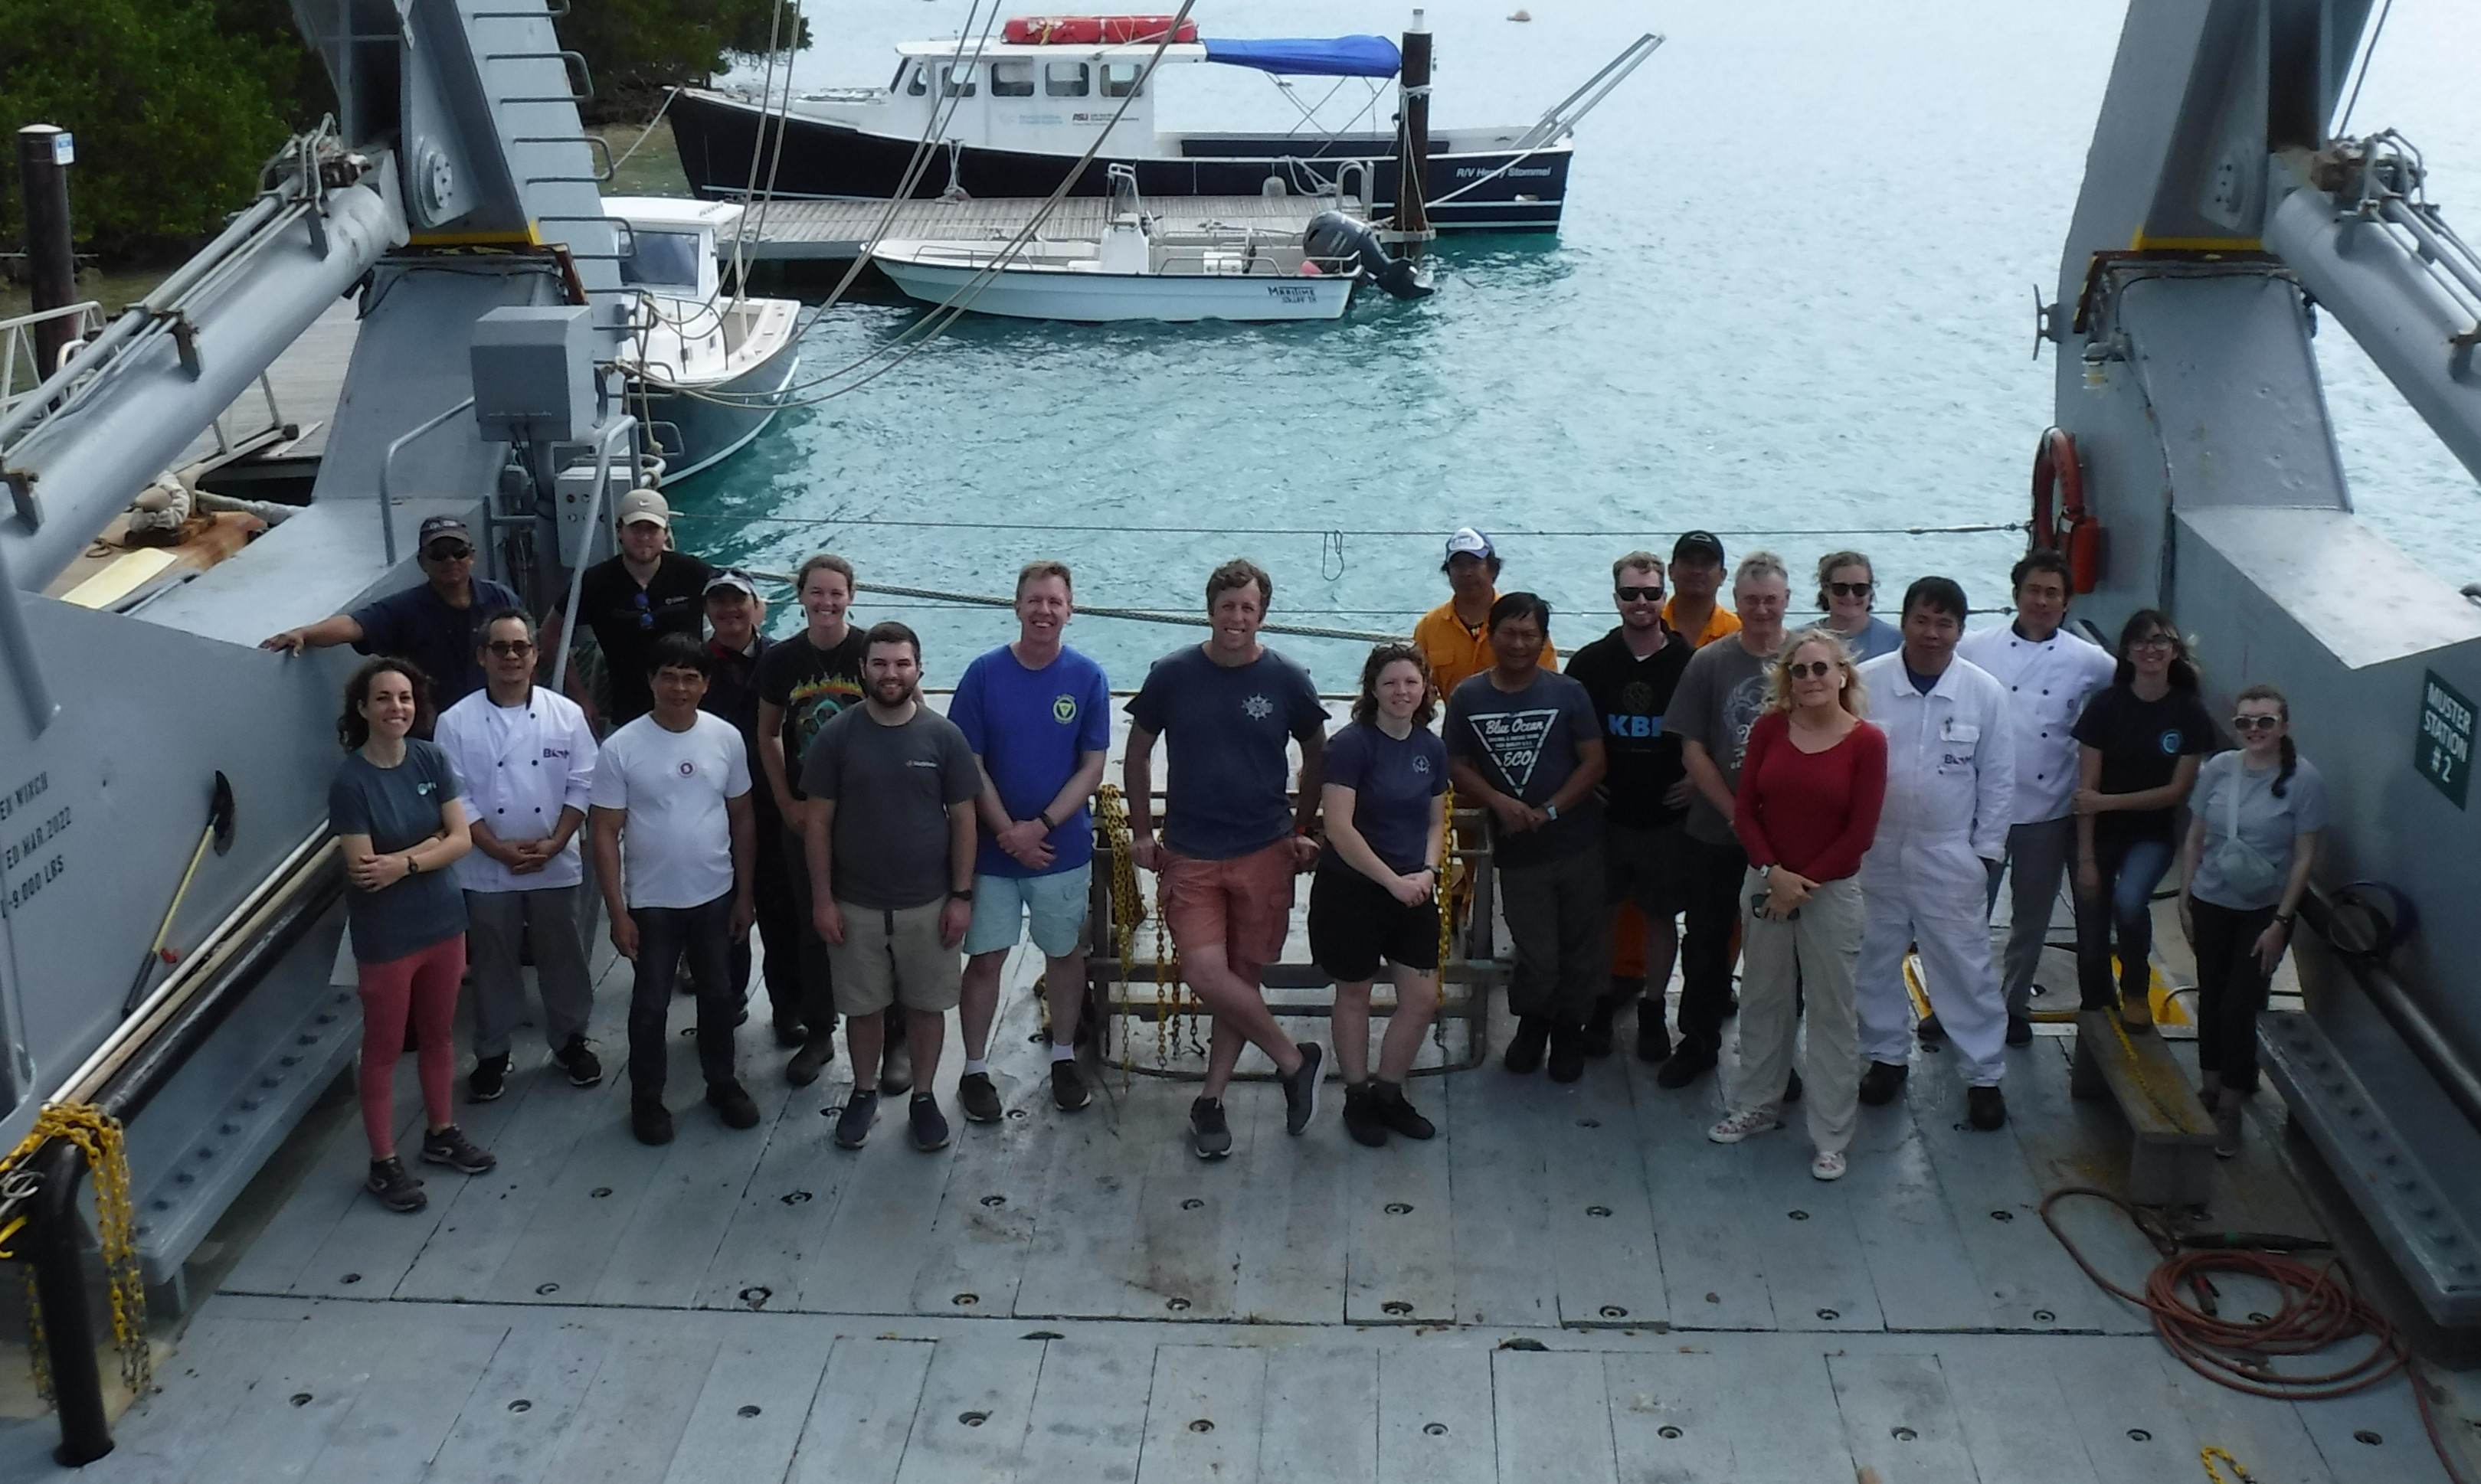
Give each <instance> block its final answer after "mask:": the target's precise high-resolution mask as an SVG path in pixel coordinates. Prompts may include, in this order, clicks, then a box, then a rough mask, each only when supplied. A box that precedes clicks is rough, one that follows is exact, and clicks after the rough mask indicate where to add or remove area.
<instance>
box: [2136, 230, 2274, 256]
mask: <svg viewBox="0 0 2481 1484" xmlns="http://www.w3.org/2000/svg"><path fill="white" fill-rule="evenodd" d="M2264 250H2265V242H2264V240H2263V239H2261V238H2256V237H2148V236H2146V235H2145V228H2143V227H2141V226H2140V227H2138V228H2137V229H2136V230H2135V231H2133V232H2130V233H2129V234H2128V251H2130V252H2262V251H2264Z"/></svg>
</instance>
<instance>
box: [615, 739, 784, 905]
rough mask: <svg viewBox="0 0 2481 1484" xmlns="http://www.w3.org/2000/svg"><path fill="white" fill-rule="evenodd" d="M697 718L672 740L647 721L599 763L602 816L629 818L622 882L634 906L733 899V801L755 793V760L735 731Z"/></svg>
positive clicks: (625, 829) (623, 839) (622, 843)
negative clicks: (613, 813) (613, 812)
mask: <svg viewBox="0 0 2481 1484" xmlns="http://www.w3.org/2000/svg"><path fill="white" fill-rule="evenodd" d="M693 717H694V719H692V721H691V723H690V729H689V730H688V731H686V732H674V731H669V730H666V728H665V727H664V726H663V725H662V724H661V723H659V722H657V721H656V720H655V718H654V716H651V715H649V716H640V717H639V718H638V719H637V720H635V721H632V722H630V723H629V724H628V725H627V726H624V727H622V728H621V729H620V730H618V731H616V732H614V733H613V734H612V735H611V737H610V738H609V739H607V740H606V741H605V742H604V743H603V755H602V756H601V757H599V758H597V759H596V760H595V763H594V794H593V803H594V807H595V808H597V809H619V810H623V811H626V813H627V814H628V820H627V821H626V822H625V823H623V824H622V825H621V828H620V854H621V869H620V874H621V878H622V880H623V882H624V884H625V885H626V886H627V888H628V899H629V905H631V906H633V907H697V906H703V905H705V904H706V903H708V902H710V901H713V900H715V899H716V898H718V897H721V896H723V895H724V894H725V893H727V892H730V891H731V890H732V816H731V813H730V811H729V810H728V809H726V807H725V800H727V799H735V798H739V797H740V796H741V795H743V794H746V793H748V792H749V753H748V750H747V749H746V748H745V747H744V746H743V745H742V742H741V734H740V733H739V732H736V731H734V730H733V729H732V723H731V722H729V721H726V720H724V719H723V718H722V717H720V716H709V715H708V714H706V713H705V712H702V711H701V712H696V713H694V714H693Z"/></svg>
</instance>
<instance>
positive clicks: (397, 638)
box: [258, 515, 524, 711]
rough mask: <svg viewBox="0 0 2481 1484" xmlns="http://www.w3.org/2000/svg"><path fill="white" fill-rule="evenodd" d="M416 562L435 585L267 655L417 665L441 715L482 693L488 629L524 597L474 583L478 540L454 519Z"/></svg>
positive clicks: (434, 530)
mask: <svg viewBox="0 0 2481 1484" xmlns="http://www.w3.org/2000/svg"><path fill="white" fill-rule="evenodd" d="M414 552H415V557H414V560H416V561H417V562H419V563H420V564H421V567H422V575H423V576H424V577H426V578H428V579H430V581H428V582H426V583H424V584H423V585H422V586H419V587H407V588H405V589H404V590H402V591H399V592H392V593H389V594H388V595H387V596H386V597H383V598H379V599H377V600H375V601H373V602H370V603H366V604H364V605H363V606H362V607H360V608H357V609H355V610H353V612H350V613H336V614H333V615H331V616H329V617H326V618H322V619H320V620H319V621H318V622H317V623H313V624H304V625H302V626H301V627H300V628H298V629H287V630H285V631H284V632H283V633H281V634H278V635H275V636H274V637H273V638H267V639H263V640H261V641H260V643H259V646H258V647H259V648H261V649H281V650H283V651H285V652H286V653H288V654H296V655H298V654H300V653H301V651H303V650H304V649H326V648H330V647H332V646H334V645H337V644H351V645H353V648H354V649H355V650H356V651H358V652H360V653H362V654H366V655H394V656H395V657H397V658H398V659H400V660H410V661H412V662H413V663H414V664H417V665H419V666H420V667H421V669H422V672H423V673H424V674H426V675H428V676H430V677H431V704H432V705H434V706H436V707H438V708H439V709H440V710H441V711H446V710H447V709H448V708H449V707H451V706H453V705H455V704H456V703H457V702H458V701H461V700H463V699H464V698H465V697H467V696H469V695H471V694H473V693H474V692H475V691H477V690H482V689H483V665H482V662H481V661H480V660H478V659H477V658H476V656H477V655H479V654H480V653H481V652H482V639H483V620H484V619H486V618H488V617H490V616H491V615H492V614H493V613H496V612H501V611H502V610H504V609H511V608H522V607H524V605H523V604H521V603H519V602H518V601H517V595H516V594H515V593H513V592H511V591H509V589H508V588H507V587H504V586H501V585H500V584H498V583H495V582H493V581H491V580H490V579H489V578H487V577H476V576H475V575H474V537H473V535H472V534H471V533H469V532H468V531H467V530H466V529H465V523H464V522H463V521H461V520H458V519H457V517H456V516H454V515H433V516H431V518H430V519H429V520H426V521H424V522H423V523H422V530H421V533H420V534H419V535H418V536H417V537H416V538H415V542H414Z"/></svg>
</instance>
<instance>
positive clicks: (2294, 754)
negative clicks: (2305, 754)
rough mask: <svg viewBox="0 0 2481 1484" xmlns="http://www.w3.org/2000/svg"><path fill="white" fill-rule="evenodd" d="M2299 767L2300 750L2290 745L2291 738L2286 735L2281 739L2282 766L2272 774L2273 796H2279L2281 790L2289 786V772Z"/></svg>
mask: <svg viewBox="0 0 2481 1484" xmlns="http://www.w3.org/2000/svg"><path fill="white" fill-rule="evenodd" d="M2299 767H2300V751H2299V749H2298V748H2296V747H2294V746H2292V745H2291V738H2290V737H2289V736H2288V735H2286V736H2285V738H2284V739H2283V767H2282V768H2280V769H2278V770H2277V771H2276V773H2275V775H2274V796H2275V797H2277V798H2281V797H2282V796H2283V791H2284V790H2285V789H2287V788H2289V787H2290V786H2291V774H2292V772H2293V770H2294V769H2296V768H2299Z"/></svg>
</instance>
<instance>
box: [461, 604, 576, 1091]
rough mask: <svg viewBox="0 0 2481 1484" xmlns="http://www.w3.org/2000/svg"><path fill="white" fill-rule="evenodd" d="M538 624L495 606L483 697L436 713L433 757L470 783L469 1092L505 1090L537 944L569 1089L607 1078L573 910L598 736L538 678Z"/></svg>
mask: <svg viewBox="0 0 2481 1484" xmlns="http://www.w3.org/2000/svg"><path fill="white" fill-rule="evenodd" d="M535 658H536V651H535V625H534V620H533V619H531V618H529V617H527V616H526V614H525V612H524V611H523V610H521V609H514V608H509V609H502V610H500V611H499V612H495V613H493V614H491V615H490V616H489V617H488V618H486V619H484V620H483V645H482V653H481V656H480V660H481V663H482V665H483V671H484V673H485V675H486V676H487V677H488V679H487V682H486V683H485V685H484V687H483V689H482V690H477V691H475V692H474V693H473V694H472V695H469V696H467V697H465V699H463V700H461V701H458V702H457V704H456V705H454V706H451V707H449V708H448V710H447V711H446V712H445V713H443V714H442V715H441V716H440V718H439V728H438V737H437V739H436V741H437V742H438V743H439V746H440V750H442V751H444V752H446V753H447V754H448V759H449V761H450V762H451V763H453V764H455V765H456V768H457V777H458V778H460V779H462V780H463V781H464V784H465V808H466V813H467V815H468V816H469V817H470V819H471V820H472V826H471V827H472V829H473V832H474V848H473V849H472V850H470V851H468V852H466V854H465V855H464V856H463V858H461V859H459V860H458V861H457V865H456V867H455V870H456V872H457V885H458V886H459V887H462V888H463V889H464V892H465V918H466V924H467V926H466V945H467V955H466V961H467V963H468V964H469V965H471V966H472V969H473V973H474V1072H473V1075H472V1076H471V1077H470V1078H468V1079H467V1080H466V1082H465V1090H466V1096H467V1097H468V1098H470V1099H471V1100H472V1101H474V1102H476V1103H488V1102H491V1101H492V1100H494V1099H496V1098H498V1097H499V1096H500V1094H501V1093H502V1091H504V1090H505V1089H506V1088H507V1086H508V1080H509V1034H510V1032H511V1031H513V1030H514V1029H515V1028H516V1024H517V1021H518V1020H519V1019H520V1018H521V1017H522V1016H523V1015H524V1013H525V1006H526V986H525V979H524V977H523V976H521V975H520V974H519V973H518V968H517V965H518V955H519V945H520V944H521V943H523V944H527V945H530V946H531V947H532V948H533V950H534V961H535V982H536V984H537V985H538V986H539V988H540V990H541V993H542V1003H543V1036H544V1039H545V1040H546V1041H548V1042H549V1043H550V1045H551V1059H552V1061H553V1062H554V1063H555V1064H557V1065H558V1066H559V1067H560V1069H561V1071H563V1072H565V1073H567V1074H568V1080H569V1084H570V1085H571V1086H575V1087H592V1086H595V1085H596V1084H598V1083H600V1082H601V1081H602V1080H603V1064H602V1062H600V1061H598V1060H596V1059H595V1055H594V1053H592V1052H590V1051H588V1050H587V1046H586V1021H587V1016H588V1014H589V1013H590V1012H591V1011H592V1009H593V1007H594V986H593V981H592V979H591V978H590V977H589V976H588V974H587V967H586V938H585V929H584V926H583V924H582V921H581V919H580V916H579V911H578V908H579V905H580V902H579V898H580V896H581V895H582V894H581V893H580V891H579V886H580V884H581V883H582V882H583V881H584V880H585V873H586V868H585V864H584V862H583V861H582V860H581V859H580V858H579V854H580V852H579V850H578V845H577V832H578V829H579V827H580V826H581V825H583V824H584V823H585V822H586V809H587V803H588V794H589V793H590V791H591V790H592V788H593V782H594V762H595V755H596V749H595V745H594V729H593V728H592V727H589V726H588V725H587V722H586V713H585V712H583V711H581V710H579V709H578V707H577V705H576V703H575V702H572V701H570V700H569V699H568V698H567V697H565V696H562V695H560V694H557V693H555V692H554V691H551V690H545V689H544V688H542V687H540V686H537V685H535Z"/></svg>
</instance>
